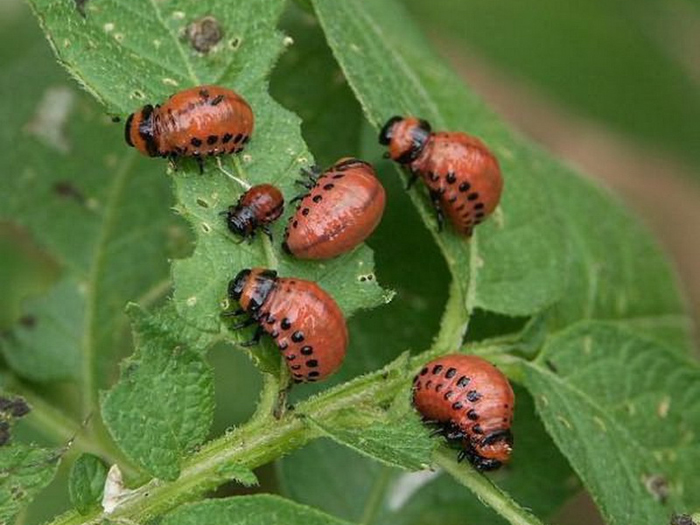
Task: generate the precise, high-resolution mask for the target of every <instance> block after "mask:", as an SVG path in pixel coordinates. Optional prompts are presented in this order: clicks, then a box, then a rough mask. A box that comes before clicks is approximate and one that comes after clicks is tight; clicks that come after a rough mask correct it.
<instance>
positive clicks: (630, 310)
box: [548, 176, 693, 353]
mask: <svg viewBox="0 0 700 525" xmlns="http://www.w3.org/2000/svg"><path fill="white" fill-rule="evenodd" d="M548 184H549V188H550V191H551V192H552V193H555V194H556V195H558V196H559V198H558V203H559V205H560V206H561V213H560V214H559V220H560V222H561V224H562V227H563V228H564V229H565V230H566V231H567V232H568V237H569V242H570V246H571V257H570V259H569V272H568V273H569V278H568V282H567V292H566V295H565V297H564V299H563V300H562V301H559V302H558V303H557V304H556V305H555V307H554V308H553V309H552V312H551V313H552V318H551V320H550V329H560V328H563V327H565V326H567V325H569V324H571V323H574V322H576V321H578V320H580V319H604V320H610V321H615V322H617V323H618V324H620V325H625V326H627V327H628V328H630V329H632V330H634V331H637V332H643V333H645V334H647V335H649V336H652V337H654V338H655V339H656V340H658V341H659V342H662V343H663V344H664V345H665V346H666V347H667V348H668V349H670V350H671V351H676V352H680V353H689V352H690V351H691V349H692V348H693V340H692V323H691V320H690V318H689V316H688V313H687V312H686V308H685V304H684V303H683V301H682V299H681V297H680V294H679V292H678V288H677V285H676V276H675V275H674V273H673V271H672V269H671V268H670V267H669V264H668V261H667V260H666V257H665V256H664V254H663V253H662V252H661V251H660V249H659V247H658V245H657V244H656V243H655V242H654V241H653V240H652V239H651V238H650V236H649V234H648V232H647V231H645V230H644V229H643V228H641V227H640V225H639V224H638V222H637V221H636V220H634V219H633V218H632V217H630V215H629V214H628V213H627V212H626V210H624V209H622V208H621V206H620V205H619V203H618V202H615V201H613V200H612V199H611V198H610V195H609V194H608V192H606V191H605V190H603V189H600V188H597V187H591V185H590V184H589V183H587V182H585V181H584V180H582V179H580V178H578V177H575V176H569V177H566V178H559V179H558V178H557V177H550V180H549V182H548ZM584 196H585V197H584Z"/></svg>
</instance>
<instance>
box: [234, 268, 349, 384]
mask: <svg viewBox="0 0 700 525" xmlns="http://www.w3.org/2000/svg"><path fill="white" fill-rule="evenodd" d="M228 295H229V298H230V299H231V300H232V301H237V302H238V303H239V304H240V305H241V308H240V310H236V311H234V312H226V313H225V314H224V315H226V316H237V315H243V314H246V313H247V314H250V318H249V319H248V320H247V321H244V322H242V323H240V324H239V325H237V326H236V327H235V328H243V327H245V326H249V325H251V324H255V323H257V324H258V329H257V330H256V332H255V336H254V338H253V340H252V341H250V342H248V343H245V345H251V344H255V343H257V342H258V340H259V339H260V337H261V336H262V334H263V333H264V332H267V333H268V334H269V335H270V336H271V337H272V338H273V339H274V340H275V344H277V347H278V348H279V349H280V351H281V352H282V354H283V355H284V357H285V358H286V362H287V366H288V367H289V371H290V372H291V373H292V377H293V379H294V381H295V382H296V383H301V382H303V381H308V382H314V381H319V380H321V379H325V378H326V377H328V376H329V375H331V374H332V373H334V372H335V371H336V370H338V368H340V365H341V364H342V362H343V359H344V358H345V350H346V348H347V346H348V329H347V325H346V323H345V317H344V316H343V312H342V311H341V310H340V308H339V307H338V305H337V304H336V302H335V301H334V300H333V298H332V297H331V296H330V295H328V293H326V292H325V291H324V290H323V289H321V288H320V287H319V286H318V285H317V284H316V283H314V282H311V281H306V280H304V279H295V278H285V277H277V272H275V271H273V270H265V269H262V268H253V269H250V270H242V271H240V272H239V273H238V275H236V277H235V278H234V279H233V280H231V282H230V283H229V287H228Z"/></svg>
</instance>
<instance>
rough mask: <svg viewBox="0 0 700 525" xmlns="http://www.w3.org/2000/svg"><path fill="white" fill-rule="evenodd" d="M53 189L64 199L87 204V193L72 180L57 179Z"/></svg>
mask: <svg viewBox="0 0 700 525" xmlns="http://www.w3.org/2000/svg"><path fill="white" fill-rule="evenodd" d="M52 189H53V192H54V193H55V194H56V195H58V196H59V197H61V198H63V199H72V200H74V201H75V202H77V203H78V204H80V205H82V206H84V205H85V201H86V199H85V195H84V194H83V192H82V191H80V189H78V187H76V186H75V185H74V184H73V183H72V182H70V181H65V180H64V181H57V182H56V183H54V185H53V188H52Z"/></svg>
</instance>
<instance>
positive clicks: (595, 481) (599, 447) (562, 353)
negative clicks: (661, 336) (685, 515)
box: [524, 322, 700, 524]
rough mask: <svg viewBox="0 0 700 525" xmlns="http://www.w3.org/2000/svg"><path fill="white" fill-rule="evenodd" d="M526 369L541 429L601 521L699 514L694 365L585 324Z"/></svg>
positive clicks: (698, 389)
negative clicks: (583, 487)
mask: <svg viewBox="0 0 700 525" xmlns="http://www.w3.org/2000/svg"><path fill="white" fill-rule="evenodd" d="M545 363H549V366H545ZM524 369H525V370H524V371H525V384H526V386H527V388H528V389H529V390H530V391H531V392H532V394H533V397H534V398H535V402H536V405H537V411H538V413H539V414H540V417H541V418H542V420H543V422H544V424H545V426H546V428H547V431H548V432H549V433H550V435H551V436H552V438H553V439H554V441H555V443H556V444H557V446H558V447H559V449H560V450H562V452H563V453H564V454H565V456H566V457H567V458H568V460H569V462H570V463H571V465H572V467H573V468H574V470H575V471H576V472H577V474H578V475H579V477H580V478H581V479H582V480H583V482H584V484H585V485H586V487H587V488H588V490H589V491H590V492H591V494H592V496H593V498H594V499H595V500H596V502H597V504H598V505H599V507H600V508H601V511H602V513H603V515H604V517H605V518H606V520H607V521H608V523H611V524H615V523H619V524H623V523H665V522H666V521H668V516H669V514H670V511H671V510H674V511H678V512H679V511H681V510H683V509H685V508H689V509H694V508H697V505H698V504H699V503H700V496H699V495H700V484H699V483H700V481H699V480H700V478H698V475H697V465H698V464H699V463H700V447H699V446H698V442H697V439H695V436H697V435H698V433H699V432H700V404H699V403H698V395H699V394H700V370H699V369H698V366H697V363H694V362H691V361H689V360H687V359H685V358H682V357H679V356H676V355H674V354H670V353H668V352H667V351H665V348H664V347H663V346H661V345H659V344H658V343H656V342H654V341H653V340H649V339H645V338H642V337H640V336H637V335H635V334H634V333H632V332H630V331H628V330H624V329H621V328H617V327H614V326H611V325H607V324H605V323H599V322H591V323H581V324H579V325H576V326H574V327H572V328H571V329H569V330H566V331H564V332H563V333H562V334H560V335H558V336H555V337H552V338H551V339H550V340H549V341H548V342H547V345H546V346H545V349H544V351H543V353H542V355H541V357H540V358H538V360H537V362H535V363H524Z"/></svg>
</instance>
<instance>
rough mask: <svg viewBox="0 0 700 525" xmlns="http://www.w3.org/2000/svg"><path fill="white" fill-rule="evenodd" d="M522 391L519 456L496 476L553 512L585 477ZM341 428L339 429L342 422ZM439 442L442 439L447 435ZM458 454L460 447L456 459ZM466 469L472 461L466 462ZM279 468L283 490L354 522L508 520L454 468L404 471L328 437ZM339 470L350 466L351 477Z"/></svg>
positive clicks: (529, 503)
mask: <svg viewBox="0 0 700 525" xmlns="http://www.w3.org/2000/svg"><path fill="white" fill-rule="evenodd" d="M516 393H517V400H518V402H517V405H516V415H515V422H514V427H513V433H514V436H515V447H514V452H513V458H512V461H511V463H510V464H509V465H507V466H505V467H503V468H502V469H501V470H499V471H497V472H494V473H491V474H490V475H489V477H490V478H491V479H493V480H494V482H495V483H496V484H497V485H498V486H499V487H501V488H502V489H503V490H505V491H508V493H509V494H511V496H512V497H513V498H515V499H516V500H517V501H519V502H520V503H522V504H523V505H524V506H526V507H527V508H529V509H531V510H532V511H533V512H534V513H535V514H537V515H538V516H541V517H550V516H551V515H552V514H553V513H554V512H555V511H556V509H558V508H559V507H560V506H561V505H562V504H563V503H564V502H565V501H566V500H567V499H568V498H570V497H571V496H572V495H573V494H574V492H575V491H576V490H578V489H579V488H580V483H579V481H578V480H577V478H576V476H575V475H574V473H573V472H572V471H571V469H570V468H569V467H568V464H567V462H566V460H565V459H564V458H563V457H562V455H561V454H560V453H559V451H558V450H557V449H556V447H555V446H554V444H553V443H552V440H551V439H550V438H549V436H547V434H546V433H545V430H544V428H543V426H542V424H541V423H540V421H539V420H538V419H537V417H536V415H535V413H534V403H533V401H532V398H531V397H530V396H529V395H528V394H527V392H525V391H524V390H522V389H517V392H516ZM415 419H416V420H417V417H415ZM333 433H334V434H337V433H338V432H337V429H336V428H335V427H334V428H333ZM432 441H433V444H434V445H437V444H438V443H440V442H441V441H442V440H441V439H440V438H437V437H436V438H433V439H432ZM404 442H405V438H404V439H401V438H399V439H395V440H392V441H387V442H386V443H385V444H384V446H385V447H391V446H395V447H396V448H397V449H400V448H401V447H402V446H403V444H404ZM352 445H354V443H352ZM353 448H355V447H354V446H353ZM456 456H457V452H456V451H455V452H454V460H455V461H456ZM431 463H432V462H431ZM542 465H547V468H546V469H544V468H542ZM458 468H459V469H465V470H466V469H469V468H470V467H469V466H468V465H466V464H460V466H459V467H458ZM278 472H279V478H280V484H281V488H282V492H283V494H285V495H287V496H289V497H292V498H294V499H296V500H298V501H301V502H302V503H306V504H309V505H313V506H317V507H319V508H320V509H322V510H325V511H327V512H330V513H333V514H335V515H338V516H340V517H342V518H345V519H348V520H351V521H358V522H362V523H367V524H377V525H379V524H382V523H392V524H395V525H422V524H425V523H441V524H442V525H462V524H464V523H469V524H472V523H473V524H477V523H494V524H495V523H498V524H500V523H505V521H504V520H503V519H502V518H500V517H499V516H498V515H497V514H496V513H495V512H493V511H492V510H491V509H489V508H487V507H484V505H483V504H482V503H481V502H480V501H478V499H477V498H476V497H475V496H474V495H473V494H472V493H471V492H469V490H467V489H466V488H465V487H464V486H462V485H459V484H458V483H457V482H456V481H455V480H454V479H452V478H451V477H450V476H449V475H448V474H447V473H444V472H431V471H423V472H414V473H405V472H401V471H400V470H398V469H395V468H388V467H386V466H383V465H381V464H380V463H378V462H377V461H372V460H370V459H368V458H364V457H358V455H357V454H355V453H353V452H352V451H351V450H349V449H348V448H347V447H345V446H343V447H341V446H339V445H338V444H335V443H332V442H329V441H328V440H319V441H316V442H314V443H312V444H310V445H309V446H307V447H306V448H304V449H303V450H300V451H297V452H295V453H294V454H292V455H291V456H290V457H288V458H285V459H283V460H281V461H280V462H279V463H278ZM333 472H343V476H342V477H338V476H334V475H333V474H332V473H333ZM465 520H468V521H465Z"/></svg>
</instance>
